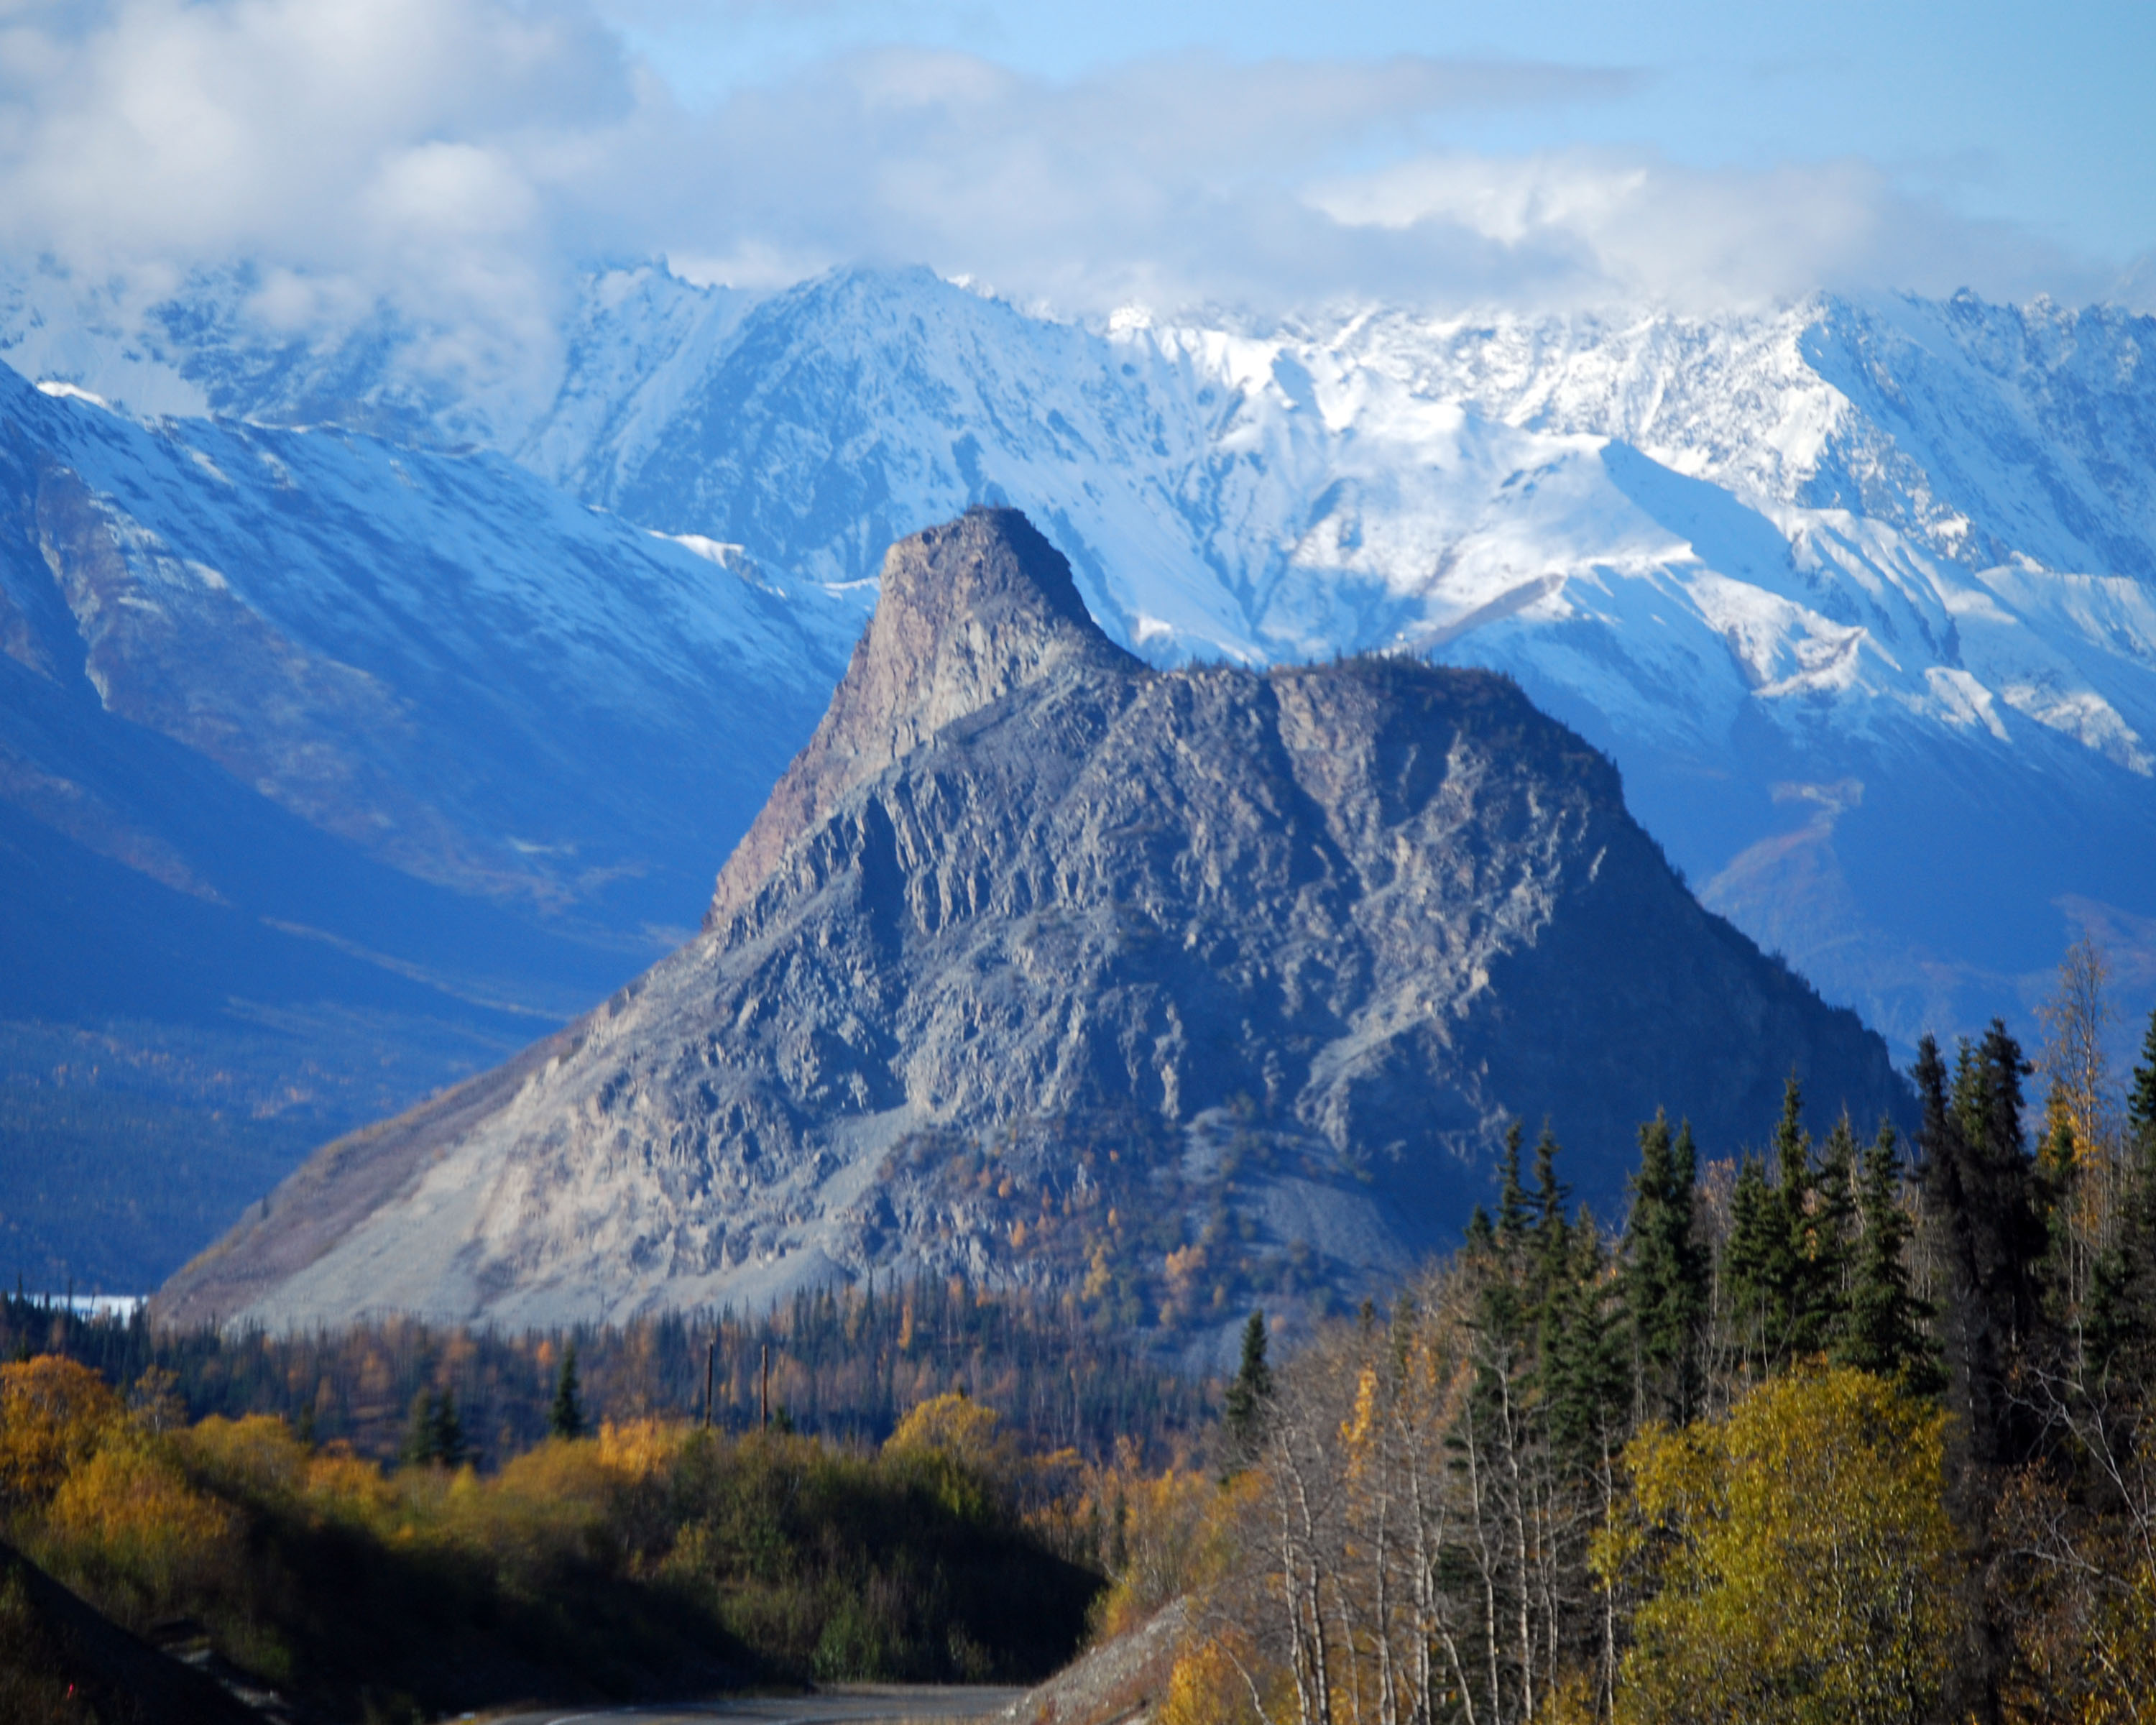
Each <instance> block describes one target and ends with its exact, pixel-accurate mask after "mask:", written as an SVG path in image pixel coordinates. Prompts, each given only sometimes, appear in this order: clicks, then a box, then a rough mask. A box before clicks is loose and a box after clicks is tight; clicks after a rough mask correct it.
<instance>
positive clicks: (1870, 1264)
mask: <svg viewBox="0 0 2156 1725" xmlns="http://www.w3.org/2000/svg"><path fill="white" fill-rule="evenodd" d="M1901 1195H1902V1154H1901V1147H1900V1145H1899V1143H1898V1142H1897V1139H1896V1137H1895V1133H1894V1127H1893V1122H1891V1121H1886V1120H1881V1122H1879V1133H1878V1136H1877V1137H1875V1138H1874V1139H1873V1140H1872V1141H1871V1143H1870V1144H1869V1145H1868V1146H1867V1147H1866V1149H1865V1152H1864V1168H1863V1173H1862V1174H1861V1177H1860V1180H1859V1183H1858V1188H1857V1201H1856V1211H1857V1219H1858V1224H1859V1233H1858V1235H1857V1240H1856V1250H1855V1253H1854V1254H1853V1262H1852V1264H1851V1286H1850V1291H1849V1304H1848V1307H1847V1309H1846V1310H1845V1312H1843V1314H1842V1317H1841V1321H1840V1326H1839V1330H1838V1333H1837V1335H1836V1337H1835V1347H1834V1357H1835V1359H1836V1360H1837V1361H1838V1362H1840V1363H1841V1364H1843V1365H1848V1366H1855V1367H1856V1368H1857V1369H1858V1370H1859V1371H1864V1372H1871V1373H1876V1374H1877V1375H1878V1376H1880V1377H1881V1378H1901V1379H1902V1382H1903V1383H1904V1384H1906V1385H1907V1387H1908V1388H1909V1389H1912V1390H1913V1391H1915V1392H1916V1393H1917V1394H1931V1393H1933V1392H1934V1391H1936V1390H1937V1389H1939V1388H1940V1387H1941V1379H1940V1373H1939V1370H1938V1360H1937V1358H1936V1357H1935V1355H1934V1354H1933V1349H1932V1346H1931V1342H1930V1339H1929V1337H1927V1336H1926V1335H1925V1333H1924V1330H1923V1322H1924V1320H1925V1319H1926V1318H1927V1317H1929V1316H1930V1311H1931V1309H1930V1307H1929V1306H1928V1304H1927V1303H1926V1302H1925V1301H1922V1300H1920V1299H1918V1298H1917V1296H1916V1295H1915V1294H1914V1293H1912V1291H1910V1286H1909V1265H1908V1245H1909V1235H1910V1223H1909V1217H1908V1214H1907V1212H1906V1211H1904V1210H1903V1209H1902V1202H1901Z"/></svg>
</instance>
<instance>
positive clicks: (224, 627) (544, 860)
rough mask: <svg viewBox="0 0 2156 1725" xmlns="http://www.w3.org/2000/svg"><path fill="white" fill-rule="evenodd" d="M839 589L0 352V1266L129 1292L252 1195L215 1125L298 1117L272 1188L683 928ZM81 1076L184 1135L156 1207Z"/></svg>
mask: <svg viewBox="0 0 2156 1725" xmlns="http://www.w3.org/2000/svg"><path fill="white" fill-rule="evenodd" d="M862 608H863V601H862V600H861V599H860V598H855V597H853V596H851V595H848V594H844V593H840V594H836V595H834V594H831V593H825V592H823V591H821V590H819V589H815V588H809V589H808V590H806V591H805V592H804V591H803V590H802V589H799V588H792V589H788V590H787V591H781V589H780V588H779V587H778V586H777V585H775V584H774V583H771V582H770V581H769V580H768V579H767V578H764V577H763V576H762V574H761V573H760V572H758V571H757V569H756V568H755V567H754V566H753V565H752V563H750V562H747V561H745V560H744V559H742V557H740V556H739V554H738V552H737V551H736V550H734V549H732V548H730V547H722V546H716V545H713V544H711V543H709V542H675V541H670V540H666V539H664V538H661V537H658V536H654V535H652V534H650V533H649V532H645V531H641V530H639V529H637V528H634V527H633V526H629V524H627V523H624V522H623V521H619V520H618V519H616V518H614V517H613V516H608V515H605V514H603V513H599V512H595V511H592V510H591V509H589V508H588V507H586V506H583V505H582V504H580V503H577V502H576V501H574V500H572V499H571V498H568V497H567V496H566V495H563V494H562V493H561V492H560V491H558V490H555V489H553V488H551V487H549V486H547V485H545V484H544V483H543V482H542V481H540V480H537V479H536V478H535V477H534V476H533V475H531V474H530V473H529V472H527V471H526V470H523V469H521V468H519V467H517V466H516V465H513V464H511V463H510V462H508V461H506V460H505V459H501V458H500V457H497V456H494V455H490V454H484V453H479V452H467V453H465V454H443V453H439V452H428V451H423V450H414V449H406V448H402V447H399V446H397V445H393V444H387V443H384V442H382V441H380V440H378V439H373V438H369V437H365V436H362V435H359V434H354V433H351V432H348V431H344V430H339V429H316V430H309V431H302V430H280V429H271V428H268V427H264V426H259V425H250V424H241V423H239V422H235V421H229V420H218V419H176V418H156V419H141V418H133V417H131V416H128V415H126V414H123V413H118V412H116V411H115V410H112V409H110V408H108V407H106V406H105V405H104V404H102V403H100V402H98V401H95V400H93V399H90V398H85V396H84V395H83V394H81V393H79V392H73V391H70V390H69V388H66V387H65V386H59V385H54V384H48V385H47V386H46V387H45V388H44V389H38V388H32V387H31V386H30V385H29V384H28V383H27V382H23V381H22V380H21V379H19V378H18V377H16V376H15V374H13V372H6V371H4V370H0V901H4V902H5V903H6V904H7V905H8V911H7V914H6V915H5V916H4V917H0V1021H5V1022H4V1023H3V1024H0V1149H4V1150H5V1152H6V1154H5V1155H4V1156H0V1250H11V1251H12V1255H13V1260H14V1262H13V1266H12V1267H15V1268H18V1269H20V1270H22V1271H27V1272H29V1273H32V1274H34V1275H37V1276H39V1277H40V1278H41V1279H42V1278H44V1277H48V1276H49V1277H51V1278H52V1279H53V1280H54V1282H55V1284H57V1282H58V1281H59V1280H61V1279H63V1278H64V1277H65V1276H76V1277H78V1278H79V1279H80V1280H81V1281H84V1282H85V1283H88V1282H91V1281H102V1282H105V1283H106V1285H108V1286H109V1285H111V1284H113V1283H118V1284H119V1285H121V1286H128V1285H130V1284H131V1285H133V1286H141V1285H143V1282H144V1281H151V1280H154V1279H156V1278H157V1276H162V1274H163V1273H164V1272H165V1271H167V1270H169V1268H170V1267H171V1266H172V1265H174V1264H176V1263H177V1262H178V1261H180V1260H181V1259H182V1258H183V1257H184V1256H185V1255H187V1252H188V1251H189V1250H192V1249H193V1247H194V1246H195V1245H198V1244H199V1242H200V1241H201V1240H202V1239H203V1238H204V1237H206V1235H207V1234H208V1232H209V1231H210V1230H213V1229H214V1228H216V1227H218V1226H222V1225H223V1222H224V1220H225V1219H227V1218H228V1217H229V1216H230V1215H231V1214H233V1213H234V1211H236V1209H238V1208H239V1205H241V1204H244V1203H246V1202H249V1201H250V1200H251V1199H253V1198H254V1196H256V1195H258V1194H259V1190H260V1189H261V1183H262V1181H263V1178H264V1173H265V1170H264V1168H263V1167H262V1164H261V1159H260V1156H259V1154H257V1153H255V1152H254V1150H249V1153H248V1154H247V1155H246V1157H245V1158H243V1160H244V1174H242V1175H241V1176H240V1178H241V1179H242V1180H243V1181H244V1183H243V1184H241V1185H239V1186H238V1187H237V1188H236V1189H235V1187H234V1183H233V1182H232V1181H231V1180H230V1179H229V1178H228V1171H227V1170H226V1169H224V1168H223V1167H221V1166H220V1165H219V1164H220V1158H221V1157H222V1156H223V1153H225V1152H227V1151H229V1152H231V1153H234V1154H237V1153H238V1150H239V1148H245V1146H237V1147H236V1141H235V1140H234V1138H233V1134H234V1132H237V1133H238V1134H239V1137H240V1138H242V1139H245V1138H247V1137H248V1134H249V1132H254V1127H252V1126H249V1125H248V1124H247V1122H257V1121H260V1120H263V1119H265V1118H284V1119H288V1120H289V1121H290V1122H291V1133H290V1134H289V1135H286V1136H285V1137H281V1138H280V1140H279V1142H280V1145H281V1149H280V1150H278V1151H276V1152H275V1153H276V1154H278V1155H280V1156H281V1157H282V1158H283V1160H282V1161H281V1162H280V1163H279V1164H278V1166H277V1167H276V1168H275V1169H274V1170H270V1171H267V1172H271V1173H273V1174H274V1173H281V1172H282V1171H283V1169H284V1168H289V1167H290V1163H291V1161H292V1160H293V1159H295V1158H296V1157H297V1155H299V1154H300V1153H302V1152H303V1151H304V1149H305V1147H306V1144H307V1143H308V1142H319V1140H320V1138H321V1137H323V1136H326V1135H327V1134H328V1133H329V1132H333V1131H336V1130H338V1129H341V1128H342V1127H345V1126H348V1125H351V1124H355V1123H357V1122H358V1121H361V1120H364V1119H367V1118H370V1117H374V1116H375V1115H377V1114H379V1113H382V1112H386V1111H394V1110H395V1109H397V1108H400V1107H403V1106H406V1105H407V1104H408V1103H409V1102H410V1101H413V1100H414V1099H415V1098H416V1097H418V1096H421V1095H423V1094H425V1093H427V1092H428V1091H431V1090H433V1089H435V1088H437V1087H439V1086H441V1085H443V1084H444V1083H448V1082H450V1081H454V1080H456V1079H458V1078H461V1077H464V1076H469V1075H470V1074H471V1073H472V1072H474V1071H475V1070H483V1069H484V1068H485V1067H487V1066H489V1065H492V1064H494V1063H495V1061H496V1060H499V1059H500V1058H501V1057H502V1056H503V1055H505V1054H506V1053H508V1052H510V1051H511V1050H514V1049H515V1048H516V1047H517V1046H519V1045H521V1044H522V1043H524V1042H525V1041H527V1040H529V1039H530V1038H531V1036H532V1035H533V1034H536V1032H538V1031H540V1030H542V1029H547V1028H549V1027H551V1026H552V1025H554V1024H559V1023H561V1022H562V1020H564V1019H567V1018H568V1017H569V1016H570V1015H571V1014H573V1013H575V1012H577V1011H578V1010H580V1009H583V1008H584V1007H585V1006H587V1005H588V1004H590V1003H591V1002H592V1001H593V1000H594V999H600V998H603V996H604V995H605V993H607V992H608V990H610V989H611V988H615V987H617V986H619V983H621V982H622V981H623V980H624V979H625V978H627V977H629V976H631V975H633V974H634V973H635V972H636V971H637V970H638V969H639V968H641V967H642V966H643V965H644V964H645V963H649V960H650V959H651V957H654V956H655V955H656V954H657V953H659V952H663V951H665V950H666V949H667V948H668V947H670V946H671V945H673V944H674V943H675V942H677V941H678V940H680V938H681V937H683V935H685V933H686V932H687V931H688V929H689V928H690V927H693V925H694V922H695V918H696V914H697V911H698V910H699V909H700V908H701V904H702V901H703V900H704V898H705V897H706V891H707V883H708V880H709V878H710V876H709V870H710V866H711V858H712V857H713V856H714V855H721V854H723V852H724V850H725V849H726V846H728V845H731V842H732V841H733V840H734V839H736V838H737V836H738V835H739V834H740V833H741V832H742V829H744V828H745V827H746V825H747V821H748V819H749V817H750V816H751V815H752V814H753V813H754V811H755V809H756V808H757V805H758V804H759V803H761V802H762V798H763V797H764V795H765V793H767V790H768V788H769V786H770V784H771V782H772V780H773V778H776V776H777V775H778V772H779V771H780V769H781V768H783V765H784V763H785V762H786V761H787V759H788V757H790V756H791V755H792V754H793V752H794V751H795V750H796V749H798V747H799V746H800V743H801V742H802V740H803V738H804V737H806V736H807V735H808V732H809V731H810V729H811V728H812V727H813V726H814V722H815V717H816V714H817V712H818V711H819V710H820V708H821V706H822V704H823V701H824V696H825V695H826V693H827V692H828V689H829V684H830V682H831V680H833V679H834V678H835V676H836V675H838V672H839V667H840V666H841V665H843V664H844V653H845V650H846V648H847V645H848V644H850V641H851V639H852V638H853V636H854V634H855V632H856V630H857V629H858V627H859V621H860V615H861V614H862ZM86 1084H87V1085H88V1086H89V1088H90V1089H92V1090H96V1091H100V1092H111V1091H115V1090H116V1091H121V1092H127V1093H130V1094H131V1095H133V1096H135V1097H136V1104H131V1105H130V1107H129V1108H128V1109H123V1110H121V1115H123V1116H124V1117H125V1120H126V1132H129V1133H133V1132H136V1131H139V1130H140V1129H141V1127H142V1124H143V1122H142V1119H141V1108H144V1107H146V1108H148V1109H150V1111H151V1113H152V1114H153V1115H156V1116H157V1117H158V1118H159V1120H160V1121H161V1122H162V1127H169V1128H170V1129H171V1130H172V1131H173V1132H178V1133H180V1134H181V1137H177V1138H170V1139H168V1141H167V1150H168V1152H169V1154H168V1155H167V1157H166V1158H160V1176H159V1178H158V1179H157V1180H156V1181H153V1182H151V1183H149V1185H150V1186H152V1187H155V1188H156V1189H157V1191H158V1192H159V1193H160V1194H163V1195H161V1196H157V1197H155V1198H154V1199H153V1198H149V1197H146V1185H145V1183H144V1182H143V1181H142V1180H141V1178H140V1177H139V1174H138V1173H136V1172H134V1171H131V1170H130V1169H129V1168H128V1167H127V1166H126V1160H127V1158H128V1157H129V1156H130V1155H131V1154H132V1153H135V1152H133V1150H132V1147H131V1145H130V1144H129V1143H127V1142H105V1141H104V1140H102V1139H101V1138H100V1134H99V1133H98V1132H96V1131H95V1130H93V1129H92V1128H93V1127H94V1126H95V1122H88V1123H85V1119H84V1118H83V1110H84V1109H85V1107H89V1108H90V1109H91V1111H93V1112H95V1110H96V1108H97V1107H100V1106H105V1105H104V1104H100V1103H95V1102H94V1101H86V1100H85V1096H84V1095H83V1094H82V1092H83V1091H84V1087H85V1085H86ZM138 1105H139V1106H138ZM212 1117H214V1119H213V1118H212ZM117 1118H118V1117H115V1119H117ZM215 1122H223V1125H216V1124H215ZM118 1129H119V1128H118V1127H115V1130H118ZM161 1129H162V1128H161ZM85 1132H86V1133H87V1134H88V1136H87V1137H84V1136H83V1135H84V1134H85ZM202 1132H209V1135H210V1142H208V1143H206V1144H192V1147H191V1151H190V1153H188V1154H187V1155H184V1156H183V1155H182V1154H181V1153H180V1146H181V1144H182V1142H191V1140H190V1137H189V1135H192V1136H193V1137H197V1138H198V1137H200V1136H201V1134H202ZM70 1135H72V1136H70ZM295 1139H296V1141H295ZM63 1140H64V1141H66V1142H80V1144H81V1146H82V1148H81V1152H80V1158H77V1159H76V1160H73V1161H71V1160H70V1159H69V1158H70V1157H73V1156H74V1153H73V1152H70V1153H69V1155H68V1156H62V1155H60V1154H59V1152H58V1150H57V1148H56V1147H57V1145H58V1144H59V1142H62V1141H63ZM252 1142H253V1141H252V1140H249V1143H252ZM220 1145H222V1146H223V1149H222V1150H220V1148H219V1146H220ZM39 1146H43V1148H39ZM258 1148H259V1149H260V1150H262V1151H263V1152H264V1153H269V1147H268V1146H267V1145H264V1146H260V1147H258ZM197 1152H198V1153H199V1154H196V1153H197ZM193 1161H198V1162H199V1163H200V1166H199V1167H198V1168H197V1169H196V1170H195V1178H194V1180H193V1184H192V1185H190V1184H188V1183H187V1180H184V1179H183V1180H181V1181H179V1183H178V1184H177V1185H174V1186H172V1187H171V1189H170V1191H169V1192H167V1191H166V1188H167V1185H168V1184H169V1183H170V1180H171V1178H172V1175H171V1170H172V1168H174V1167H175V1165H177V1164H179V1163H186V1162H193ZM205 1204H207V1205H208V1207H209V1209H210V1213H211V1214H210V1219H209V1220H208V1222H207V1223H205V1222H203V1220H202V1219H201V1213H202V1210H203V1206H204V1205H205ZM145 1205H146V1206H147V1209H149V1211H150V1212H151V1214H150V1215H149V1216H147V1217H145V1216H144V1215H143V1214H141V1212H142V1210H143V1209H144V1207H145ZM175 1207H176V1208H175ZM108 1209H109V1210H110V1211H111V1214H106V1211H107V1210H108ZM123 1214H124V1216H125V1217H126V1219H125V1220H124V1221H121V1222H117V1223H115V1219H116V1218H118V1217H121V1216H122V1215H123ZM32 1216H37V1217H40V1218H42V1219H41V1220H39V1221H38V1222H37V1223H36V1224H35V1225H33V1226H32V1227H31V1228H30V1230H29V1231H28V1233H24V1232H22V1231H20V1230H23V1227H24V1225H25V1223H26V1220H27V1219H28V1218H30V1217H32ZM177 1217H184V1218H186V1219H187V1221H186V1224H185V1225H186V1232H185V1233H184V1234H182V1235H179V1237H177V1238H175V1237H167V1235H169V1233H170V1231H171V1230H174V1229H177V1227H179V1226H180V1225H181V1224H180V1223H178V1222H177V1221H176V1220H175V1218H177ZM161 1230H163V1231H161ZM122 1239H124V1241H125V1244H124V1246H121V1245H117V1244H116V1242H118V1241H119V1240H122Z"/></svg>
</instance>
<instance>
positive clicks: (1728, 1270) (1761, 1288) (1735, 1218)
mask: <svg viewBox="0 0 2156 1725" xmlns="http://www.w3.org/2000/svg"><path fill="white" fill-rule="evenodd" d="M1787 1222H1788V1217H1787V1213H1786V1212H1785V1211H1784V1209H1783V1208H1782V1200H1781V1196H1780V1194H1779V1193H1778V1192H1777V1191H1776V1190H1775V1189H1774V1188H1773V1187H1772V1186H1770V1185H1768V1183H1767V1175H1766V1171H1765V1169H1764V1168H1762V1167H1761V1165H1760V1163H1759V1160H1758V1158H1757V1157H1753V1156H1747V1157H1746V1158H1743V1161H1742V1162H1741V1163H1738V1168H1737V1184H1736V1187H1735V1189H1734V1190H1733V1191H1732V1193H1731V1194H1730V1201H1729V1243H1728V1245H1727V1246H1725V1247H1724V1248H1723V1249H1722V1275H1723V1280H1724V1281H1725V1282H1726V1283H1727V1286H1728V1289H1729V1310H1730V1317H1731V1319H1732V1322H1734V1324H1735V1326H1736V1330H1737V1342H1738V1354H1739V1356H1740V1357H1741V1358H1743V1360H1744V1361H1745V1362H1746V1363H1751V1362H1752V1360H1753V1358H1754V1357H1755V1356H1756V1358H1757V1359H1758V1364H1759V1368H1760V1369H1761V1370H1762V1371H1764V1370H1767V1369H1768V1368H1771V1367H1772V1366H1773V1365H1774V1362H1775V1361H1776V1360H1777V1359H1779V1358H1780V1357H1781V1353H1782V1348H1783V1343H1784V1329H1785V1328H1786V1325H1785V1322H1784V1313H1785V1311H1786V1300H1785V1286H1784V1284H1785V1281H1786V1272H1787V1269H1788V1266H1789V1264H1790V1263H1791V1262H1792V1261H1793V1254H1792V1253H1791V1251H1790V1250H1789V1228H1788V1225H1787Z"/></svg>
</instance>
